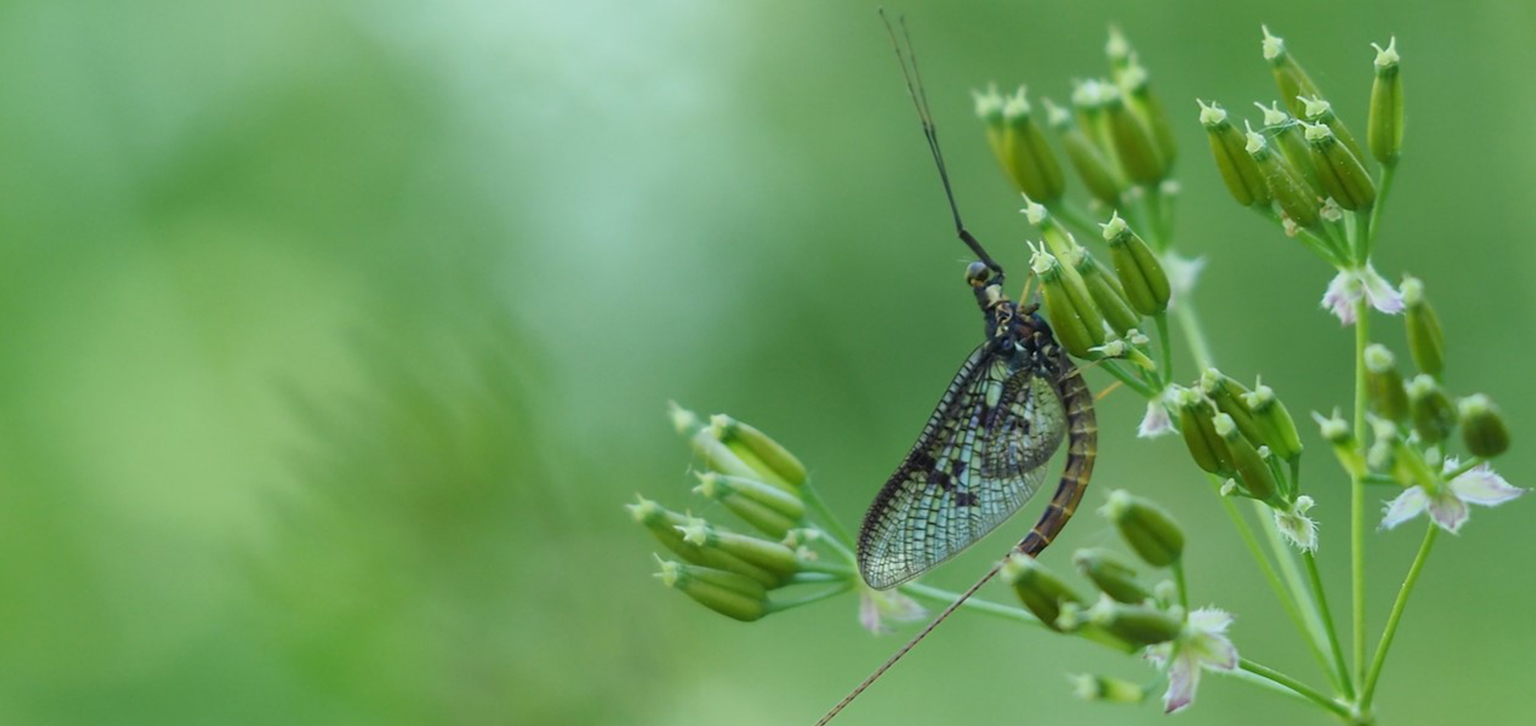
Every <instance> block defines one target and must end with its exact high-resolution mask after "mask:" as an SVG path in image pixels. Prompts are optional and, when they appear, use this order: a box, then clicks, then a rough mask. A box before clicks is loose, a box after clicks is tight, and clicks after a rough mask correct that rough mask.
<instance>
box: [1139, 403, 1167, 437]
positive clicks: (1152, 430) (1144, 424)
mask: <svg viewBox="0 0 1536 726" xmlns="http://www.w3.org/2000/svg"><path fill="white" fill-rule="evenodd" d="M1171 433H1173V419H1172V418H1171V417H1169V416H1168V409H1167V408H1166V407H1164V406H1163V404H1162V402H1161V401H1158V400H1156V399H1154V400H1151V401H1148V402H1147V415H1145V416H1142V417H1141V425H1140V426H1137V427H1136V437H1137V438H1142V439H1154V438H1157V437H1159V436H1163V435H1165V434H1171Z"/></svg>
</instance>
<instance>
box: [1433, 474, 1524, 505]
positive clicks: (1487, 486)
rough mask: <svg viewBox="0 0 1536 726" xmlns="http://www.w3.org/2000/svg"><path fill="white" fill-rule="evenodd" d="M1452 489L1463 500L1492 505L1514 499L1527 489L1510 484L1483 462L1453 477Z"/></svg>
mask: <svg viewBox="0 0 1536 726" xmlns="http://www.w3.org/2000/svg"><path fill="white" fill-rule="evenodd" d="M1451 491H1452V492H1455V493H1456V497H1457V498H1458V499H1460V500H1461V501H1463V502H1468V503H1470V504H1481V505H1483V506H1485V507H1492V506H1496V505H1499V504H1503V503H1505V502H1507V501H1509V500H1511V499H1514V498H1515V497H1518V496H1520V495H1521V494H1524V493H1525V491H1526V490H1524V489H1521V488H1520V487H1516V486H1510V484H1509V482H1507V481H1505V480H1504V477H1502V476H1499V475H1498V473H1497V472H1495V471H1494V470H1493V469H1491V468H1489V466H1488V465H1487V464H1483V465H1482V466H1478V467H1476V468H1474V469H1472V470H1470V471H1467V472H1464V473H1462V474H1461V475H1460V476H1458V477H1456V478H1455V479H1452V480H1451Z"/></svg>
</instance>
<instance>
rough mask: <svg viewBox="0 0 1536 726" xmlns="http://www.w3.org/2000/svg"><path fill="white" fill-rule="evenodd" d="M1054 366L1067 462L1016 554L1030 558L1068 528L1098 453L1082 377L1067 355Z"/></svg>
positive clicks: (1090, 402) (1096, 426)
mask: <svg viewBox="0 0 1536 726" xmlns="http://www.w3.org/2000/svg"><path fill="white" fill-rule="evenodd" d="M1057 355H1058V356H1059V358H1058V360H1057V361H1056V364H1057V365H1058V366H1060V369H1061V370H1062V373H1061V374H1060V376H1059V377H1058V378H1057V382H1056V394H1057V395H1058V396H1060V397H1061V404H1062V407H1063V408H1064V409H1066V416H1067V461H1066V466H1065V467H1064V469H1063V470H1062V473H1061V483H1060V484H1058V485H1056V494H1055V495H1053V496H1052V497H1051V503H1050V504H1048V505H1046V507H1045V511H1044V512H1042V513H1041V514H1040V520H1039V521H1038V522H1035V527H1034V529H1031V530H1030V531H1029V534H1027V535H1025V536H1024V539H1023V541H1021V542H1019V547H1018V549H1019V551H1020V552H1023V553H1024V554H1026V555H1029V556H1030V557H1034V556H1036V555H1038V554H1040V552H1041V550H1044V549H1045V548H1046V547H1047V546H1048V545H1050V544H1051V542H1052V541H1053V540H1055V539H1056V535H1058V534H1061V530H1062V528H1064V527H1066V526H1067V520H1070V519H1071V518H1072V515H1073V513H1075V512H1076V511H1077V505H1078V504H1079V503H1080V502H1082V500H1083V493H1084V492H1086V491H1088V480H1089V478H1091V477H1092V476H1093V462H1094V459H1095V457H1097V456H1098V453H1099V424H1098V419H1097V418H1096V417H1095V416H1094V413H1093V393H1092V392H1090V391H1089V390H1088V386H1087V384H1085V383H1084V382H1083V374H1082V372H1081V371H1079V370H1078V369H1077V367H1076V366H1074V365H1072V363H1071V361H1069V360H1068V359H1067V357H1066V353H1063V352H1061V351H1060V349H1058V350H1057Z"/></svg>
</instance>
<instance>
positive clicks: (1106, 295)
mask: <svg viewBox="0 0 1536 726" xmlns="http://www.w3.org/2000/svg"><path fill="white" fill-rule="evenodd" d="M1078 252H1079V255H1078V258H1077V262H1076V264H1074V265H1073V267H1074V268H1075V269H1076V270H1077V274H1078V276H1079V277H1081V278H1082V279H1083V284H1084V286H1086V287H1087V288H1088V295H1089V296H1090V297H1091V298H1092V299H1093V302H1094V304H1095V305H1097V306H1098V307H1099V310H1101V311H1103V312H1104V320H1106V321H1107V322H1108V323H1109V327H1110V328H1111V329H1112V330H1114V331H1115V333H1116V334H1117V335H1121V336H1124V335H1126V334H1128V333H1129V332H1130V331H1132V330H1135V329H1136V326H1137V325H1138V324H1140V322H1141V315H1139V314H1138V313H1137V312H1136V311H1135V310H1132V309H1131V304H1130V303H1129V302H1128V301H1126V299H1125V293H1124V292H1122V291H1121V289H1120V285H1119V284H1118V283H1117V282H1116V280H1115V279H1114V278H1112V277H1110V276H1109V275H1108V274H1106V273H1105V272H1104V268H1103V266H1101V265H1100V264H1099V263H1098V261H1097V260H1095V259H1093V256H1092V255H1090V254H1088V250H1085V249H1082V248H1078Z"/></svg>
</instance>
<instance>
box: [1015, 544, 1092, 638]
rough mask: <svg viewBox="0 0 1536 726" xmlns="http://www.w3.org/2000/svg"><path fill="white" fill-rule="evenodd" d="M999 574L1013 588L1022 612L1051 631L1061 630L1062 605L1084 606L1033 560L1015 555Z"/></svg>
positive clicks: (1064, 584)
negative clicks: (1037, 619)
mask: <svg viewBox="0 0 1536 726" xmlns="http://www.w3.org/2000/svg"><path fill="white" fill-rule="evenodd" d="M999 574H1001V575H1002V576H1003V581H1004V582H1006V583H1008V584H1009V585H1011V586H1012V587H1013V591H1014V592H1015V593H1017V594H1018V596H1019V601H1020V602H1022V603H1023V604H1024V608H1025V609H1026V610H1028V611H1030V612H1031V613H1034V615H1035V617H1037V618H1040V622H1041V623H1044V624H1045V626H1046V627H1048V628H1051V629H1052V630H1061V628H1060V627H1059V626H1058V624H1057V622H1056V621H1057V619H1058V618H1059V617H1060V616H1061V607H1062V604H1063V603H1074V604H1077V605H1082V604H1083V599H1082V598H1081V597H1078V595H1077V593H1075V592H1073V591H1072V588H1071V587H1068V586H1067V584H1066V583H1065V582H1062V581H1061V579H1060V578H1058V577H1056V575H1055V574H1053V573H1052V572H1051V571H1050V570H1047V569H1046V568H1045V567H1044V566H1043V565H1041V564H1040V563H1038V562H1036V561H1035V559H1034V558H1033V557H1027V556H1025V555H1022V554H1018V553H1014V554H1012V555H1009V556H1008V559H1007V560H1004V561H1003V567H1002V570H1001V571H1000V573H999ZM1069 629H1070V628H1069Z"/></svg>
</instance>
